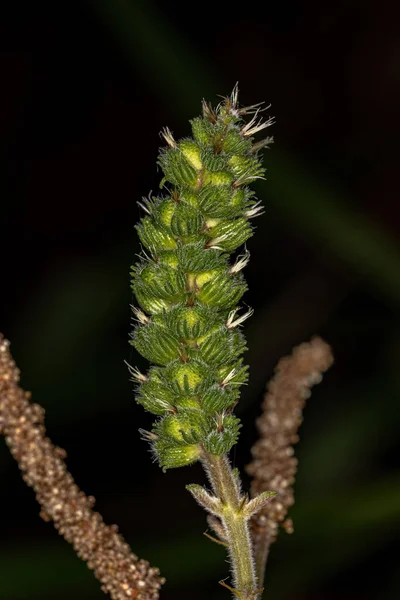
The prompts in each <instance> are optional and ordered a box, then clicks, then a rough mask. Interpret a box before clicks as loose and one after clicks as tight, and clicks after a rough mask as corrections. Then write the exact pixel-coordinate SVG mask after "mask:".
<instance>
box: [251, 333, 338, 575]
mask: <svg viewBox="0 0 400 600" xmlns="http://www.w3.org/2000/svg"><path fill="white" fill-rule="evenodd" d="M332 363H333V356H332V352H331V349H330V347H329V346H328V344H326V343H325V342H324V341H323V340H322V339H321V338H319V337H314V338H312V339H311V341H310V342H309V343H304V344H300V346H297V347H296V348H294V350H293V352H292V354H291V355H290V356H285V357H284V358H282V359H281V360H280V361H279V363H278V365H277V367H276V370H275V375H274V377H273V378H272V380H271V381H270V382H269V384H268V386H267V393H266V394H265V397H264V401H263V404H262V410H263V412H262V414H261V416H260V417H259V419H258V420H257V429H258V431H259V434H260V437H259V439H258V440H257V442H256V443H255V444H254V446H253V448H252V455H253V460H252V462H251V463H250V464H249V465H248V466H247V472H248V473H249V475H251V476H252V477H253V480H252V484H251V494H252V496H256V495H257V494H260V493H261V492H264V491H267V490H271V491H276V492H278V493H277V495H276V497H274V498H273V499H272V500H271V501H270V502H269V504H267V505H266V506H265V507H264V509H263V510H262V511H261V512H259V513H258V514H256V515H254V517H252V520H251V530H252V538H253V544H254V553H255V556H256V560H257V563H258V568H259V573H261V572H262V571H263V570H264V568H265V563H266V560H267V556H268V550H269V546H270V545H271V543H272V542H274V541H275V539H276V537H277V534H278V528H279V525H280V524H282V525H283V527H284V528H285V529H286V531H287V532H289V533H291V532H292V531H293V524H292V521H291V519H286V515H287V512H288V509H289V508H290V507H291V506H292V504H293V503H294V495H293V487H292V486H293V483H294V480H295V474H296V470H297V459H296V458H295V457H294V450H293V445H294V444H295V443H296V442H297V441H298V434H297V431H298V428H299V426H300V424H301V422H302V419H303V416H302V411H303V408H304V405H305V402H306V400H307V398H308V397H309V396H310V394H311V391H310V389H311V387H312V386H313V385H315V384H317V383H319V382H320V381H321V379H322V373H324V372H325V371H326V370H327V369H328V368H329V367H330V366H331V365H332Z"/></svg>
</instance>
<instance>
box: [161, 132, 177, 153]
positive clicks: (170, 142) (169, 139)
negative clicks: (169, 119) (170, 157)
mask: <svg viewBox="0 0 400 600" xmlns="http://www.w3.org/2000/svg"><path fill="white" fill-rule="evenodd" d="M161 135H162V137H163V138H164V140H165V141H166V142H167V144H168V146H170V147H171V148H176V146H177V143H176V141H175V139H174V136H173V135H172V131H171V130H170V129H169V127H164V129H162V130H161Z"/></svg>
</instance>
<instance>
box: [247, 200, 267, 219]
mask: <svg viewBox="0 0 400 600" xmlns="http://www.w3.org/2000/svg"><path fill="white" fill-rule="evenodd" d="M263 212H264V206H263V205H262V204H261V200H259V201H258V202H256V204H254V206H252V207H251V208H249V209H248V210H245V211H244V213H243V216H244V217H246V218H247V219H252V218H253V217H259V216H260V215H262V214H263Z"/></svg>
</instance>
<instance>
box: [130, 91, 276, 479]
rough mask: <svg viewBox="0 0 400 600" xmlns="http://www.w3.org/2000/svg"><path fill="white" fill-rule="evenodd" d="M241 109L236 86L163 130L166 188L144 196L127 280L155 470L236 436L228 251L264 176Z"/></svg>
mask: <svg viewBox="0 0 400 600" xmlns="http://www.w3.org/2000/svg"><path fill="white" fill-rule="evenodd" d="M246 111H247V112H248V113H249V114H252V112H253V113H254V112H255V111H254V110H253V109H252V108H251V107H250V108H249V109H246V110H241V109H240V107H239V106H238V105H237V90H235V92H234V93H233V94H232V96H231V98H229V99H227V100H226V101H225V102H221V103H220V104H219V105H218V106H217V108H215V109H213V108H212V107H211V106H210V105H209V104H207V103H205V102H203V115H202V116H201V117H197V118H195V119H193V120H192V121H191V126H192V134H193V137H192V138H185V139H182V140H179V141H175V139H174V137H173V135H172V133H171V132H170V131H169V130H168V129H166V130H164V132H163V136H164V138H165V141H166V142H167V147H166V148H164V149H162V150H161V151H160V155H159V157H158V164H159V166H160V167H161V168H162V170H163V173H164V177H163V179H162V181H161V186H160V187H163V188H164V190H163V193H164V195H163V196H161V197H153V198H148V199H146V200H143V203H142V204H141V206H142V208H144V210H145V211H146V212H147V213H148V214H147V215H146V216H144V217H143V218H142V219H141V221H140V223H139V224H138V225H137V231H138V235H139V238H140V241H141V243H142V245H143V247H144V252H143V256H142V258H141V260H140V261H139V262H138V263H137V264H135V265H134V267H133V269H132V289H133V291H134V293H135V296H136V300H137V302H138V304H139V306H140V307H141V309H142V310H143V311H144V313H141V311H135V315H136V318H137V321H138V324H137V325H136V327H135V329H134V332H133V334H132V341H131V343H132V344H133V345H134V346H135V348H136V349H137V350H138V352H140V353H141V354H142V355H143V356H144V357H145V358H147V359H148V360H149V361H150V362H151V363H152V364H153V365H158V366H152V367H151V368H150V370H149V372H148V374H147V376H145V375H141V374H138V373H136V379H137V380H138V381H139V384H140V385H138V388H137V402H138V403H139V404H141V405H142V406H143V407H144V408H145V409H146V410H148V411H150V412H152V413H154V414H155V415H157V416H158V417H159V420H158V421H157V422H156V423H155V424H154V426H153V432H152V434H151V435H150V434H149V438H148V439H149V440H150V442H151V443H152V446H153V451H154V453H155V455H156V456H157V458H158V460H159V463H160V465H161V466H162V468H163V469H164V470H165V469H169V468H175V467H179V466H184V465H188V464H191V463H193V462H195V461H196V460H198V459H199V458H200V456H201V452H202V449H205V450H206V451H207V452H210V453H212V454H216V455H222V454H225V453H227V452H229V450H230V449H231V447H232V446H233V445H234V444H235V443H236V441H237V439H238V435H239V429H240V421H239V419H238V418H237V417H235V416H234V415H233V414H232V410H233V408H234V406H235V405H236V403H237V401H238V399H239V395H240V387H241V385H243V384H244V383H246V381H247V367H246V366H245V365H243V359H242V354H243V352H244V351H245V349H246V342H245V338H244V336H243V334H242V333H241V331H240V327H241V323H242V321H243V318H241V317H240V312H238V302H239V301H240V299H241V297H242V296H243V294H244V293H245V291H246V290H247V285H246V282H245V279H244V277H243V275H242V273H241V270H242V268H243V267H244V266H245V265H246V262H247V258H244V257H240V256H239V258H238V259H237V260H236V262H235V263H234V264H232V261H231V260H230V256H229V255H230V254H232V253H233V252H234V251H236V250H237V249H238V248H239V247H240V246H242V245H243V244H244V243H245V242H246V241H247V240H248V239H249V238H250V237H251V236H252V234H253V229H252V226H251V225H250V222H249V219H250V218H251V217H253V216H256V215H257V214H258V213H259V212H260V208H259V207H258V203H256V199H255V198H254V192H253V191H252V190H251V189H250V188H249V186H248V184H249V183H251V182H252V181H253V180H254V179H256V178H260V177H263V175H264V169H263V168H262V166H261V162H260V159H259V156H258V154H257V149H258V148H260V147H261V145H262V144H261V145H260V144H258V145H257V144H256V145H255V144H254V143H253V136H254V134H256V133H257V132H258V131H260V130H262V129H263V128H264V127H265V126H266V124H261V123H260V122H259V121H258V120H257V118H255V117H254V118H252V119H251V120H250V122H249V123H247V124H246V123H245V122H244V121H243V119H242V115H243V114H245V113H246ZM267 123H268V122H267ZM249 314H250V311H248V313H247V314H245V315H244V316H245V317H246V316H248V315H249ZM147 315H150V317H149V316H147Z"/></svg>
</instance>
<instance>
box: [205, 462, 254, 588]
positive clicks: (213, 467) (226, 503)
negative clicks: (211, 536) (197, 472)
mask: <svg viewBox="0 0 400 600" xmlns="http://www.w3.org/2000/svg"><path fill="white" fill-rule="evenodd" d="M202 463H203V466H204V469H205V471H206V473H207V475H208V478H209V480H210V483H211V485H212V488H213V491H214V493H215V495H216V496H217V497H218V498H219V499H220V500H221V502H222V504H223V510H222V514H221V515H220V519H221V522H222V525H223V527H224V530H225V534H226V539H227V542H228V549H229V554H230V559H231V566H232V571H233V577H234V586H235V589H234V590H232V591H234V593H235V595H236V596H237V597H238V598H240V599H241V600H256V599H257V598H258V596H259V593H260V590H258V589H257V578H256V574H255V569H254V560H253V550H252V544H251V539H250V533H249V528H248V525H247V518H246V517H245V515H244V513H243V510H242V508H243V504H244V500H243V498H242V497H241V495H240V482H239V480H238V478H237V476H236V474H235V473H234V472H233V471H232V468H231V466H230V463H229V460H228V458H227V457H226V456H216V455H214V454H209V453H207V452H205V451H203V456H202Z"/></svg>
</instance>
